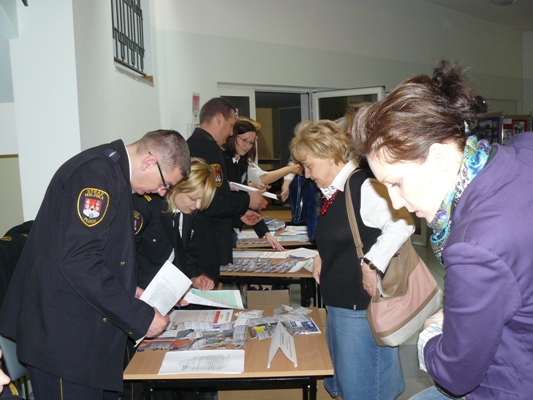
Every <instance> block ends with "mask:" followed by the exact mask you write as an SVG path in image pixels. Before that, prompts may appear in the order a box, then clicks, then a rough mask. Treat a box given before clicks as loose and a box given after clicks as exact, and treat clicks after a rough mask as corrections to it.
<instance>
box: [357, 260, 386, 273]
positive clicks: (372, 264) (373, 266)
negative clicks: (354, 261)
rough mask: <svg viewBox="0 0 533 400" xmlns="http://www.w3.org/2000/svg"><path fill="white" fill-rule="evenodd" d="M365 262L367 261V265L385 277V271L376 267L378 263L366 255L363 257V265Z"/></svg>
mask: <svg viewBox="0 0 533 400" xmlns="http://www.w3.org/2000/svg"><path fill="white" fill-rule="evenodd" d="M363 263H365V264H366V265H368V268H370V269H371V270H372V271H376V272H377V273H378V275H379V276H380V277H381V278H383V272H381V270H380V269H379V268H378V267H376V265H375V264H374V263H373V262H372V261H370V260H369V259H368V258H366V257H363V258H361V265H363Z"/></svg>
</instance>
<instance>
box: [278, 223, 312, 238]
mask: <svg viewBox="0 0 533 400" xmlns="http://www.w3.org/2000/svg"><path fill="white" fill-rule="evenodd" d="M279 235H280V236H293V235H296V236H307V226H296V225H287V226H286V227H285V229H284V230H283V231H282V232H279Z"/></svg>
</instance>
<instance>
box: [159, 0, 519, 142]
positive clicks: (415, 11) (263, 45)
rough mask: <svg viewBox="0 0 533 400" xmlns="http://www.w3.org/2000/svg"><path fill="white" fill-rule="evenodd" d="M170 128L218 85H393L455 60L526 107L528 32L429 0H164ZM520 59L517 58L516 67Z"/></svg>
mask: <svg viewBox="0 0 533 400" xmlns="http://www.w3.org/2000/svg"><path fill="white" fill-rule="evenodd" d="M155 13H156V18H155V22H156V45H157V51H158V54H161V57H159V58H158V59H159V69H158V71H157V74H158V77H159V78H160V80H163V86H164V89H162V90H161V91H160V93H161V97H160V102H161V113H162V121H163V123H164V124H167V125H170V126H172V127H174V128H177V129H178V130H180V131H182V132H186V124H187V123H189V122H190V121H191V118H192V116H191V111H190V110H191V96H192V93H193V92H196V93H200V95H201V103H202V104H203V103H204V102H205V101H206V100H208V99H209V98H211V97H213V96H217V89H216V87H217V83H220V82H226V83H245V84H251V85H261V84H264V85H276V86H283V85H286V86H302V87H317V88H318V87H322V88H349V87H366V86H380V85H385V86H386V89H387V90H390V89H392V88H393V87H394V86H396V85H397V84H398V83H400V81H401V80H403V79H405V78H407V77H409V76H412V75H414V74H418V73H431V71H432V69H433V68H434V66H435V65H436V63H437V61H438V60H439V59H441V58H450V59H455V60H458V61H460V62H462V63H463V64H465V65H468V66H472V67H473V68H472V75H473V76H472V77H473V79H474V80H475V82H476V83H477V84H478V86H479V90H480V92H481V93H482V94H483V95H484V96H485V97H487V98H494V99H510V100H517V101H520V102H522V90H523V85H522V69H523V64H522V48H523V39H522V38H523V37H522V33H521V32H518V31H515V30H512V29H508V28H503V27H501V26H499V25H495V24H493V23H489V22H486V21H483V20H480V19H477V18H473V17H469V16H465V15H462V14H460V13H456V12H453V11H450V10H447V9H444V8H442V7H438V6H436V5H433V4H429V3H426V2H424V1H422V0H402V1H401V2H399V1H396V0H358V1H353V0H329V1H325V0H291V1H284V0H269V1H268V2H266V1H261V0H225V1H223V2H212V1H210V0H196V1H194V2H190V1H187V0H158V1H157V2H155ZM509 60H513V62H509Z"/></svg>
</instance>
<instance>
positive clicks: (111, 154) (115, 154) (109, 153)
mask: <svg viewBox="0 0 533 400" xmlns="http://www.w3.org/2000/svg"><path fill="white" fill-rule="evenodd" d="M102 154H103V155H105V156H106V157H109V158H110V159H111V160H113V162H117V161H118V160H120V154H119V153H118V151H116V150H115V149H105V150H104V151H102Z"/></svg>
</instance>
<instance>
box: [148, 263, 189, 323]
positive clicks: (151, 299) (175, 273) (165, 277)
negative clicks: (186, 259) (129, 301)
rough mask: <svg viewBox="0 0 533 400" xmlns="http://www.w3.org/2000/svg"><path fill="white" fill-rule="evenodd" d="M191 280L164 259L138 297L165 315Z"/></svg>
mask: <svg viewBox="0 0 533 400" xmlns="http://www.w3.org/2000/svg"><path fill="white" fill-rule="evenodd" d="M191 285H192V282H191V280H190V279H189V278H187V276H186V275H185V274H184V273H183V272H181V271H180V270H179V269H178V268H177V267H176V266H175V265H174V264H172V263H171V262H170V261H166V262H165V264H163V266H162V267H161V269H160V270H159V272H158V273H157V275H156V276H155V277H154V279H152V281H151V282H150V284H149V285H148V287H147V288H146V289H145V291H144V292H143V294H142V295H141V297H140V299H141V300H143V301H144V302H146V303H148V304H150V305H151V306H152V307H155V308H157V310H158V311H159V312H160V313H161V314H163V315H166V314H167V313H168V312H169V311H170V310H172V307H174V306H175V305H176V303H177V302H178V301H179V299H181V298H182V297H183V295H184V294H185V292H186V291H187V289H189V287H190V286H191Z"/></svg>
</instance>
